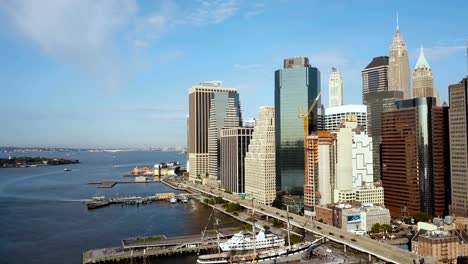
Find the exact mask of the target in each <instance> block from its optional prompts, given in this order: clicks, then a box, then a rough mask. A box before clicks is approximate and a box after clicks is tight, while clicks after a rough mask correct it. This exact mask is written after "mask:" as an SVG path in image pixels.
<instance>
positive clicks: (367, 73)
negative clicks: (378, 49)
mask: <svg viewBox="0 0 468 264" xmlns="http://www.w3.org/2000/svg"><path fill="white" fill-rule="evenodd" d="M361 73H362V104H363V105H367V103H366V97H365V96H366V95H367V94H369V93H375V92H382V91H388V56H380V57H375V58H373V59H372V61H371V62H370V63H369V64H368V65H367V66H366V68H365V69H364V70H362V72H361Z"/></svg>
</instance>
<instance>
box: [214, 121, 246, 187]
mask: <svg viewBox="0 0 468 264" xmlns="http://www.w3.org/2000/svg"><path fill="white" fill-rule="evenodd" d="M252 132H253V127H235V128H225V129H223V130H221V139H220V180H221V187H223V188H224V189H225V190H226V191H230V192H233V193H243V192H244V188H245V165H244V159H245V155H246V153H247V150H248V148H249V143H250V139H251V138H252Z"/></svg>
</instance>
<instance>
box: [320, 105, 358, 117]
mask: <svg viewBox="0 0 468 264" xmlns="http://www.w3.org/2000/svg"><path fill="white" fill-rule="evenodd" d="M350 112H353V113H367V106H365V105H340V106H334V107H328V108H325V115H335V114H341V113H350Z"/></svg>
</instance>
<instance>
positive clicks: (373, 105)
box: [365, 91, 403, 182]
mask: <svg viewBox="0 0 468 264" xmlns="http://www.w3.org/2000/svg"><path fill="white" fill-rule="evenodd" d="M402 99H403V92H402V91H381V92H372V93H369V94H366V95H365V101H366V102H367V132H368V135H369V137H371V138H372V164H373V173H372V174H373V175H374V182H376V181H380V179H381V178H382V175H381V172H382V168H381V164H380V160H381V154H380V152H381V151H380V144H381V143H382V129H381V123H382V122H381V114H382V112H384V111H387V110H391V109H395V108H396V107H395V102H396V101H398V100H402Z"/></svg>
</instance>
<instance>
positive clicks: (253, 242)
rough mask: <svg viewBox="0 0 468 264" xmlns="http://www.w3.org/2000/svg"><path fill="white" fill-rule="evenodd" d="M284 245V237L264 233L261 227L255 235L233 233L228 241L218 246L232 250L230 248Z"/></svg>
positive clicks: (240, 248) (260, 247) (258, 247)
mask: <svg viewBox="0 0 468 264" xmlns="http://www.w3.org/2000/svg"><path fill="white" fill-rule="evenodd" d="M280 246H284V238H281V237H278V236H275V235H273V234H267V235H265V231H264V230H263V229H262V230H260V232H258V235H257V237H255V238H253V237H244V234H243V232H242V231H241V232H239V233H237V234H235V235H234V236H233V237H232V238H230V239H229V240H228V241H226V242H223V243H220V244H219V247H220V248H221V249H222V250H223V251H232V250H238V251H242V250H253V249H254V247H255V248H256V249H263V248H274V247H280Z"/></svg>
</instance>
